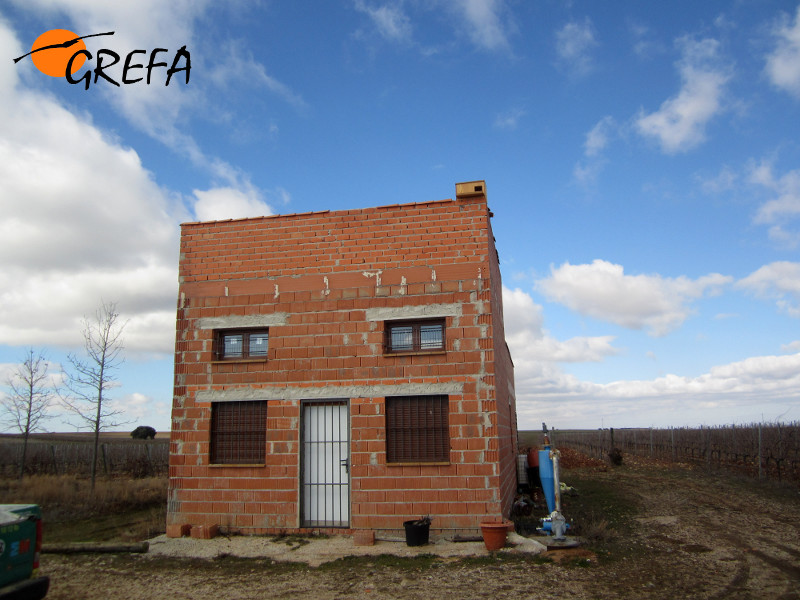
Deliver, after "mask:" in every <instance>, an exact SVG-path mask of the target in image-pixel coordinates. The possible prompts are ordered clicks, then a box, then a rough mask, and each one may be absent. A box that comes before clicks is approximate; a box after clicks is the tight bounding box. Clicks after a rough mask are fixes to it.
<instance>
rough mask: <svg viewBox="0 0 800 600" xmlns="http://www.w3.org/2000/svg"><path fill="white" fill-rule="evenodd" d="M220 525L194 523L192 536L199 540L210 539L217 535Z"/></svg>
mask: <svg viewBox="0 0 800 600" xmlns="http://www.w3.org/2000/svg"><path fill="white" fill-rule="evenodd" d="M218 533H219V525H194V526H193V527H192V533H191V535H192V537H193V538H194V539H198V540H210V539H211V538H215V537H217V534H218Z"/></svg>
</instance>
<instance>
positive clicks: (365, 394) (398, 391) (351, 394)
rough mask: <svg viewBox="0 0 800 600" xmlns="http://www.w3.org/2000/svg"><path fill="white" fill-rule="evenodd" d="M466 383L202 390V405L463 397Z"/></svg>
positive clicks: (199, 396) (200, 394)
mask: <svg viewBox="0 0 800 600" xmlns="http://www.w3.org/2000/svg"><path fill="white" fill-rule="evenodd" d="M463 390H464V384H463V383H460V382H453V383H405V384H400V385H383V384H380V385H331V386H328V387H320V388H295V387H286V388H274V387H270V388H251V387H242V388H234V389H229V390H201V391H199V392H197V401H198V402H236V401H240V400H316V399H318V398H385V397H386V396H423V395H428V394H461V393H462V392H463Z"/></svg>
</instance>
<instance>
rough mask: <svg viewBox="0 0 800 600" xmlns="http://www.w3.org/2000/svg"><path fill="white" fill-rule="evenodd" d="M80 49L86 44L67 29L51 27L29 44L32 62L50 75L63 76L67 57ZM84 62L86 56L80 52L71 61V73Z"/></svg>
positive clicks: (67, 60)
mask: <svg viewBox="0 0 800 600" xmlns="http://www.w3.org/2000/svg"><path fill="white" fill-rule="evenodd" d="M81 50H86V44H84V43H83V40H82V39H81V38H80V36H78V34H77V33H72V32H71V31H69V30H68V29H51V30H50V31H45V32H44V33H43V34H42V35H40V36H39V37H38V38H36V41H35V42H33V46H31V59H33V64H34V65H35V66H36V68H37V69H39V70H40V71H41V72H42V73H44V74H45V75H50V77H64V75H66V73H67V65H68V64H69V59H70V58H72V56H73V55H74V54H75V53H76V52H79V51H81ZM84 62H86V56H84V55H83V54H81V55H80V56H78V57H76V58H75V60H74V61H72V73H70V74H71V75H72V74H75V72H76V71H77V70H78V69H80V68H81V66H82V65H83V63H84Z"/></svg>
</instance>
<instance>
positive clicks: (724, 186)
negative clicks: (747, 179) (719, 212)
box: [700, 165, 739, 194]
mask: <svg viewBox="0 0 800 600" xmlns="http://www.w3.org/2000/svg"><path fill="white" fill-rule="evenodd" d="M738 180H739V174H738V173H737V172H736V171H734V170H733V169H731V168H730V167H728V166H727V165H726V166H724V167H722V169H720V172H719V173H717V175H716V176H714V177H712V178H710V179H701V180H700V185H701V187H702V189H703V191H704V192H705V193H707V194H721V193H723V192H729V191H731V190H733V189H735V185H736V183H737V181H738Z"/></svg>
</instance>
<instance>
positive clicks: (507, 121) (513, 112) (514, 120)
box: [494, 108, 526, 130]
mask: <svg viewBox="0 0 800 600" xmlns="http://www.w3.org/2000/svg"><path fill="white" fill-rule="evenodd" d="M525 114H526V113H525V111H524V110H523V109H521V108H512V109H510V110H507V111H506V112H504V113H500V114H499V115H497V116H496V117H495V119H494V126H495V128H496V129H507V130H514V129H516V128H517V125H519V120H520V119H521V118H522V117H524V116H525Z"/></svg>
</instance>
